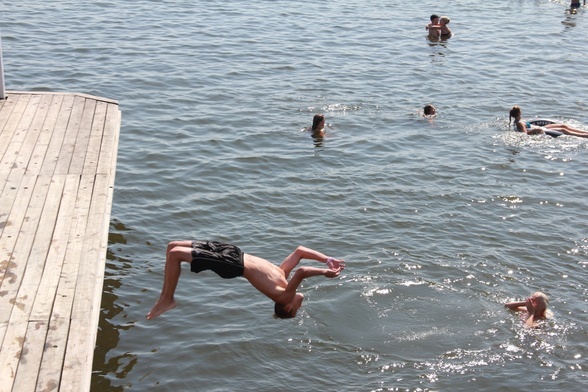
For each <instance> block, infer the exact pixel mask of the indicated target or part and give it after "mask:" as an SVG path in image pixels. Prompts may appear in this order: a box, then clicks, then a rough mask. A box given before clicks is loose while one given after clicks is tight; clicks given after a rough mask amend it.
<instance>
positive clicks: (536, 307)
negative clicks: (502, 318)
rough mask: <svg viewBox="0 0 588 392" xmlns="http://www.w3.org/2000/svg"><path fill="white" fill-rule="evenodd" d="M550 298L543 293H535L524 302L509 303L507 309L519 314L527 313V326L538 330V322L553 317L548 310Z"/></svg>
mask: <svg viewBox="0 0 588 392" xmlns="http://www.w3.org/2000/svg"><path fill="white" fill-rule="evenodd" d="M548 305H549V297H547V295H545V294H543V293H542V292H541V291H537V292H535V293H533V295H531V296H530V297H529V298H527V299H526V300H524V301H514V302H507V303H505V304H504V306H505V307H507V308H509V309H511V310H514V311H519V312H527V314H526V315H525V326H527V327H532V328H537V327H538V326H539V323H538V320H545V319H547V318H549V317H551V311H549V310H547V306H548Z"/></svg>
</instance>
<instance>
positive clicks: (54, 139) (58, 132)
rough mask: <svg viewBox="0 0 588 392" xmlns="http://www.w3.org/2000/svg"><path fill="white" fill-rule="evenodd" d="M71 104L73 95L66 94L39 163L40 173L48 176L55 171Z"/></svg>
mask: <svg viewBox="0 0 588 392" xmlns="http://www.w3.org/2000/svg"><path fill="white" fill-rule="evenodd" d="M73 106H74V97H73V96H69V95H66V96H65V97H64V98H63V102H62V103H61V106H60V108H59V114H58V115H57V120H56V121H55V125H54V127H53V133H52V135H51V140H50V141H49V146H48V147H47V152H46V153H45V158H44V159H43V163H42V164H41V172H40V174H41V175H44V176H50V175H52V174H53V173H54V172H55V166H56V165H57V160H58V159H59V155H60V152H61V145H62V144H63V139H64V138H65V132H66V129H67V126H68V123H69V118H70V115H71V113H72V110H73Z"/></svg>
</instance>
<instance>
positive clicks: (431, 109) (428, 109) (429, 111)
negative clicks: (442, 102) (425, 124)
mask: <svg viewBox="0 0 588 392" xmlns="http://www.w3.org/2000/svg"><path fill="white" fill-rule="evenodd" d="M423 111H424V113H425V116H434V115H435V114H437V109H435V106H433V105H426V106H425V108H424V110H423Z"/></svg>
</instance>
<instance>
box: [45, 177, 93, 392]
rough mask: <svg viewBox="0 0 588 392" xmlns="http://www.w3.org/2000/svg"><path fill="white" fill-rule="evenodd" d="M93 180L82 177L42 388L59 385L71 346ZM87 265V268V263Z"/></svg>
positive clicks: (58, 293)
mask: <svg viewBox="0 0 588 392" xmlns="http://www.w3.org/2000/svg"><path fill="white" fill-rule="evenodd" d="M93 182H94V180H93V177H90V176H85V177H82V179H81V183H80V186H79V189H78V197H77V201H76V205H75V212H74V215H73V221H72V225H71V234H70V238H71V239H72V240H71V241H70V242H69V244H68V245H67V250H66V254H65V259H64V263H63V267H62V271H61V275H60V279H59V284H58V288H57V295H56V297H55V303H54V304H53V312H52V314H51V320H50V324H49V332H48V334H47V341H46V349H45V353H44V354H43V360H42V362H41V366H40V369H39V378H38V382H37V389H39V390H46V388H49V387H52V386H55V385H57V386H59V385H60V383H61V373H62V371H63V366H64V357H65V350H66V348H67V347H68V337H69V333H70V327H71V324H70V315H71V312H72V307H73V302H74V298H75V296H76V290H77V287H76V284H77V281H78V274H79V270H80V261H81V260H89V258H88V257H87V255H85V254H83V253H82V252H83V248H84V235H85V232H86V227H87V225H88V215H89V210H90V202H91V198H90V197H84V195H85V194H90V193H91V192H92V188H93V185H94V184H93ZM83 268H86V265H85V264H84V266H83ZM69 349H72V348H69ZM72 390H73V389H72Z"/></svg>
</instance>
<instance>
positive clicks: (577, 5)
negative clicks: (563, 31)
mask: <svg viewBox="0 0 588 392" xmlns="http://www.w3.org/2000/svg"><path fill="white" fill-rule="evenodd" d="M584 5H586V0H584ZM580 7H581V5H580V0H572V4H570V8H580Z"/></svg>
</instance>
